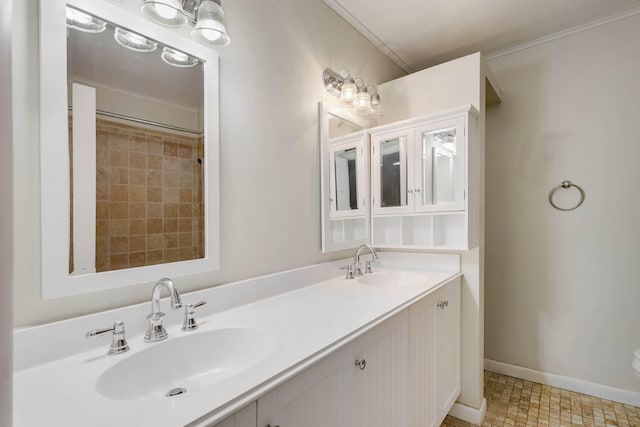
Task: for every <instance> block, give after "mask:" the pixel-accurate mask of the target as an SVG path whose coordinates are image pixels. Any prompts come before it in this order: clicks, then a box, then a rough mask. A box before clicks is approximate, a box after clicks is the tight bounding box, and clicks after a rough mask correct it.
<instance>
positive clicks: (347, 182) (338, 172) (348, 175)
mask: <svg viewBox="0 0 640 427" xmlns="http://www.w3.org/2000/svg"><path fill="white" fill-rule="evenodd" d="M329 168H330V171H329V181H330V193H329V202H330V204H331V205H330V208H329V215H330V217H331V218H348V217H356V216H362V215H364V214H365V207H366V194H365V193H366V185H365V181H366V179H365V155H364V138H363V137H362V136H361V134H360V133H358V134H356V136H355V137H353V138H349V139H348V140H346V141H344V142H342V143H339V144H335V145H331V146H330V147H329Z"/></svg>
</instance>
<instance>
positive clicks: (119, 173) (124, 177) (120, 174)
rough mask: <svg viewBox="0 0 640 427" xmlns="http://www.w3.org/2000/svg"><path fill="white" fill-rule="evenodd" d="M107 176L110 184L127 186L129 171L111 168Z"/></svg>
mask: <svg viewBox="0 0 640 427" xmlns="http://www.w3.org/2000/svg"><path fill="white" fill-rule="evenodd" d="M110 172H111V173H110V174H109V183H110V184H128V183H129V169H127V168H120V167H111V169H110Z"/></svg>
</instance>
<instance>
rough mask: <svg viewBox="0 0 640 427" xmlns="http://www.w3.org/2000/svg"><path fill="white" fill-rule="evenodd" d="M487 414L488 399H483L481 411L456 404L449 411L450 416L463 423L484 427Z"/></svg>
mask: <svg viewBox="0 0 640 427" xmlns="http://www.w3.org/2000/svg"><path fill="white" fill-rule="evenodd" d="M486 413H487V399H482V404H481V405H480V409H476V408H472V407H471V406H467V405H463V404H462V403H458V402H456V403H454V404H453V406H452V407H451V410H450V411H449V415H451V416H452V417H454V418H457V419H459V420H462V421H466V422H468V423H471V424H473V425H476V426H481V425H482V420H484V415H485V414H486Z"/></svg>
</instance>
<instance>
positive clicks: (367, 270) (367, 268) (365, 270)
mask: <svg viewBox="0 0 640 427" xmlns="http://www.w3.org/2000/svg"><path fill="white" fill-rule="evenodd" d="M374 263H375V261H374V260H372V259H368V260H367V263H366V268H365V269H364V272H365V273H366V274H371V273H373V270H372V269H371V264H374Z"/></svg>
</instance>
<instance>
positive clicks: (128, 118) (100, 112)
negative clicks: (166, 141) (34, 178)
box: [68, 107, 204, 136]
mask: <svg viewBox="0 0 640 427" xmlns="http://www.w3.org/2000/svg"><path fill="white" fill-rule="evenodd" d="M68 110H69V111H71V112H73V107H68ZM96 115H97V116H104V117H111V118H113V119H120V120H125V121H128V122H134V123H139V124H143V125H148V126H154V127H159V128H162V129H167V130H174V131H178V132H185V133H190V134H192V135H197V136H202V135H203V134H204V132H198V131H194V130H191V129H186V128H181V127H178V126H171V125H167V124H164V123H158V122H154V121H151V120H145V119H138V118H136V117H131V116H126V115H124V114H118V113H111V112H109V111H103V110H96Z"/></svg>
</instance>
